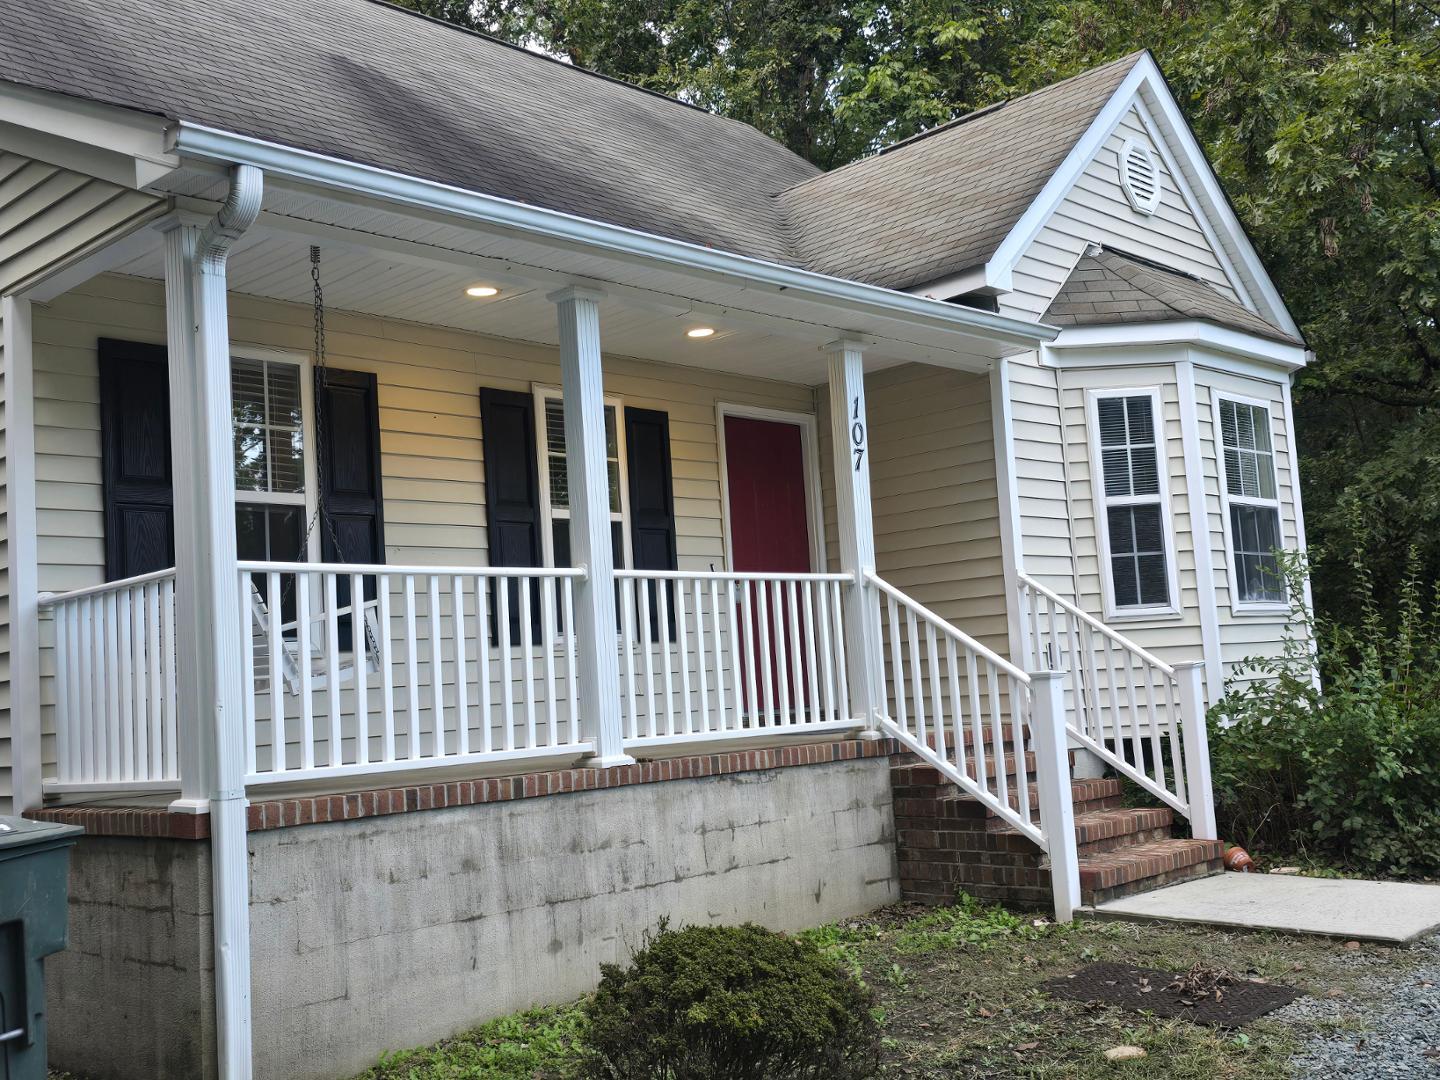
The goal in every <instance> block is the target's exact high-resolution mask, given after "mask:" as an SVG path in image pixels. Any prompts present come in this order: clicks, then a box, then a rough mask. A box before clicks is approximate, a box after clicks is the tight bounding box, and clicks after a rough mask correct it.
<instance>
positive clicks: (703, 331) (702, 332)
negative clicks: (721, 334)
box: [685, 326, 715, 338]
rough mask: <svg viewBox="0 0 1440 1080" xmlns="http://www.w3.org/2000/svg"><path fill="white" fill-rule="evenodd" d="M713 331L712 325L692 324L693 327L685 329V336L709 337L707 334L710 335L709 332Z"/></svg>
mask: <svg viewBox="0 0 1440 1080" xmlns="http://www.w3.org/2000/svg"><path fill="white" fill-rule="evenodd" d="M713 333H715V328H714V327H713V326H694V327H691V328H690V329H689V330H686V331H685V336H686V337H693V338H702V337H709V336H710V335H711V334H713Z"/></svg>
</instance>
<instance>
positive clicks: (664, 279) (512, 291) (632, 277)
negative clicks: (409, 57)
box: [104, 170, 1023, 385]
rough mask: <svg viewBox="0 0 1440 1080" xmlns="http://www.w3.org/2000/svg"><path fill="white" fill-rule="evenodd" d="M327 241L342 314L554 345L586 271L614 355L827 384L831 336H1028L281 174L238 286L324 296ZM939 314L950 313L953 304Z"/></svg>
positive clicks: (919, 345) (1002, 349)
mask: <svg viewBox="0 0 1440 1080" xmlns="http://www.w3.org/2000/svg"><path fill="white" fill-rule="evenodd" d="M223 183H224V181H223V180H221V179H220V178H218V177H216V176H213V175H206V174H204V173H201V172H196V171H186V170H182V171H181V172H179V173H176V174H173V175H172V177H171V178H170V179H169V181H167V184H166V188H167V191H168V193H169V194H171V195H173V196H175V197H176V202H177V206H178V207H179V208H180V209H181V210H182V211H183V210H187V209H189V210H194V211H198V212H201V213H205V214H209V213H212V212H213V210H214V209H215V206H216V205H217V204H216V203H215V202H214V201H213V200H214V199H215V198H216V197H218V196H219V195H221V194H222V192H223V186H222V185H223ZM311 244H319V245H320V247H321V249H322V251H323V282H324V286H325V298H326V302H327V304H328V305H329V306H330V307H332V308H334V309H337V310H345V311H353V312H359V313H363V314H368V315H375V316H380V317H385V318H395V319H404V320H407V321H411V322H419V323H426V324H430V325H435V326H445V327H452V328H455V329H460V330H467V331H471V332H474V333H479V334H486V335H490V336H495V337H502V338H512V339H517V340H523V341H532V342H541V343H545V344H551V345H553V344H555V343H556V341H557V333H556V331H557V327H556V318H555V309H554V305H553V304H551V303H550V301H549V300H547V299H546V296H547V294H548V293H549V292H550V291H551V290H553V289H556V288H559V287H561V286H563V285H565V284H569V283H573V282H577V281H583V282H586V283H593V284H595V285H597V286H598V287H600V288H601V289H602V290H604V292H605V293H606V299H605V301H604V303H603V305H602V311H601V314H602V326H601V333H602V338H603V342H604V348H605V351H606V352H608V353H612V354H615V355H623V356H633V357H638V358H641V359H646V360H656V361H662V362H665V363H672V364H680V365H685V366H693V367H701V368H706V369H710V370H719V371H728V372H734V373H736V374H742V375H747V376H754V377H760V378H769V379H777V380H783V381H786V382H796V383H802V384H806V385H815V384H818V383H821V382H823V381H824V380H825V377H826V366H825V359H824V357H823V355H822V354H821V352H820V346H822V345H824V344H825V343H827V342H829V341H833V340H834V339H835V338H837V337H841V336H854V337H859V338H860V339H861V340H863V341H865V342H866V343H867V346H868V348H867V350H866V358H865V364H866V368H867V370H880V369H883V368H887V367H893V366H896V365H899V364H903V363H911V362H921V363H933V364H937V365H940V366H944V367H956V368H962V369H966V370H974V371H979V370H983V369H985V368H986V367H988V366H989V365H990V364H991V363H992V362H993V360H994V359H995V358H997V357H999V356H1004V355H1010V354H1013V353H1015V352H1018V351H1020V349H1021V348H1022V347H1023V346H1022V345H1020V344H1017V343H1016V342H1014V341H1013V340H1012V341H1006V342H1002V341H999V340H994V339H990V338H987V337H984V336H981V335H980V334H978V333H973V332H969V331H967V330H966V329H964V328H960V329H955V328H953V327H950V326H942V325H934V324H930V325H926V324H924V323H923V322H918V321H912V320H907V319H906V318H904V317H902V316H890V315H888V314H878V313H874V312H859V311H856V312H851V311H847V310H843V309H838V308H836V307H834V306H826V305H822V304H820V303H817V302H814V301H812V300H809V299H804V298H799V297H796V296H794V295H787V292H786V290H785V289H784V288H777V287H773V286H768V285H766V286H756V285H753V284H737V283H736V282H735V281H733V280H726V279H723V278H721V277H719V276H718V275H713V274H705V273H703V272H699V271H695V270H690V269H686V268H680V267H668V266H665V265H661V264H658V263H657V262H655V261H654V260H646V261H641V260H635V259H625V258H622V257H618V256H614V255H608V254H599V253H596V252H595V251H593V250H588V249H584V248H580V247H578V246H574V247H565V246H562V245H561V244H559V243H550V242H542V241H540V240H538V239H536V238H534V237H532V236H529V235H525V234H521V233H518V232H515V231H508V232H507V231H505V230H501V229H499V228H495V227H486V226H480V225H477V224H475V223H472V222H469V221H466V220H463V219H459V218H457V217H454V216H449V215H445V214H440V213H434V212H429V211H423V210H416V209H411V208H408V207H397V206H395V205H394V204H390V203H382V202H379V201H378V200H370V199H365V198H361V197H353V198H351V197H346V198H341V197H337V196H335V195H334V194H333V192H330V191H327V192H324V193H321V192H318V191H315V190H311V189H308V188H305V187H302V186H295V185H292V186H284V185H281V184H278V183H277V184H273V185H271V186H270V187H269V189H268V190H267V194H266V199H265V210H264V212H263V213H262V214H261V217H260V220H259V222H258V223H257V224H256V226H255V227H253V228H252V229H251V230H250V232H249V233H247V234H246V235H245V237H243V238H242V239H241V241H240V243H239V244H237V246H236V247H235V249H234V251H233V253H232V255H231V258H230V269H229V274H230V286H231V289H232V291H234V292H237V293H245V294H249V295H254V296H259V297H264V298H267V299H274V300H281V301H289V302H293V303H301V304H308V303H310V299H311V282H310V261H309V247H310V245H311ZM104 269H108V270H112V271H114V272H118V273H123V274H131V275H136V276H140V277H149V278H160V277H162V276H163V273H164V260H163V253H162V247H161V241H160V238H159V236H158V234H157V235H156V236H155V242H154V244H152V245H148V246H145V247H143V249H142V250H140V251H138V252H137V251H135V250H133V249H132V250H130V251H128V252H126V253H125V257H124V259H123V261H118V262H111V263H110V264H109V265H107V266H105V267H104ZM476 284H487V285H494V286H496V287H498V288H499V289H500V290H501V291H500V293H499V295H497V296H495V297H492V298H487V299H475V298H472V297H469V296H466V295H465V289H466V288H467V287H469V286H471V285H476ZM937 306H938V302H937ZM938 310H940V311H941V313H942V314H943V312H944V308H943V307H939V308H938ZM697 325H703V326H710V327H713V328H714V329H715V331H716V333H715V334H714V335H713V336H712V337H709V338H706V339H703V340H696V339H691V338H688V337H687V336H686V334H685V331H686V330H687V329H689V328H691V327H694V326H697Z"/></svg>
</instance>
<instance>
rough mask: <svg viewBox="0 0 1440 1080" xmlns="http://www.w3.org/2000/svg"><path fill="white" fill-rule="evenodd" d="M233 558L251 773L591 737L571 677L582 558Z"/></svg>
mask: <svg viewBox="0 0 1440 1080" xmlns="http://www.w3.org/2000/svg"><path fill="white" fill-rule="evenodd" d="M239 571H240V574H239V588H240V589H241V590H242V591H243V594H244V597H243V605H244V607H243V610H244V613H245V615H244V617H245V620H246V626H245V630H244V632H243V634H242V653H243V655H242V656H241V658H240V661H241V664H242V666H243V669H244V679H245V685H246V688H247V693H246V695H245V700H246V706H247V707H246V713H245V725H246V731H247V740H246V742H247V746H248V747H249V754H250V759H249V761H248V762H247V764H246V781H247V783H251V784H264V783H274V782H279V781H291V780H303V779H321V778H329V777H335V776H344V775H347V774H360V773H384V772H392V771H397V770H405V769H414V768H419V767H424V766H432V765H457V764H463V763H466V762H470V761H494V760H504V759H506V758H522V757H525V758H531V757H537V756H543V755H547V754H563V755H566V756H570V757H575V756H578V755H580V754H582V753H584V752H587V751H589V750H590V749H591V744H590V743H589V742H588V741H587V740H586V738H585V736H584V733H583V731H582V723H581V718H580V716H579V715H578V713H577V706H576V701H577V697H576V692H575V679H576V664H575V636H574V632H573V626H574V617H573V583H574V581H575V579H577V578H581V577H583V576H584V571H582V570H575V569H558V570H552V569H545V568H540V567H524V568H519V567H516V568H507V567H432V566H385V565H354V564H316V563H260V562H254V563H246V562H242V563H241V564H240V565H239ZM355 597H360V598H362V599H361V603H360V604H359V605H358V606H357V605H356V604H355V603H354V598H355ZM277 658H278V662H277ZM277 674H278V675H279V677H276V676H277Z"/></svg>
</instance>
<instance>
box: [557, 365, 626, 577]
mask: <svg viewBox="0 0 1440 1080" xmlns="http://www.w3.org/2000/svg"><path fill="white" fill-rule="evenodd" d="M535 412H536V415H537V417H538V418H539V427H540V432H539V435H540V437H539V438H538V439H536V440H535V441H536V444H537V449H538V450H539V454H540V490H541V498H540V507H541V511H542V515H543V517H544V524H545V528H544V530H543V536H544V545H545V564H546V565H547V566H573V565H574V563H573V561H572V560H571V555H570V469H569V462H568V460H567V459H566V453H565V404H564V401H563V400H562V398H561V396H560V391H558V390H552V389H548V388H546V389H537V390H536V391H535ZM620 414H621V403H620V402H619V401H617V400H615V399H613V398H607V399H606V400H605V474H606V480H607V485H608V487H609V492H610V546H611V549H612V551H613V552H614V559H615V566H616V568H617V569H620V568H623V567H626V566H629V565H630V558H629V552H630V530H629V528H628V527H627V524H628V517H629V506H628V505H627V504H628V501H629V500H628V494H627V491H626V485H625V483H624V482H623V478H624V476H625V475H626V461H625V437H624V431H623V429H622V427H621V425H620V423H619V419H620Z"/></svg>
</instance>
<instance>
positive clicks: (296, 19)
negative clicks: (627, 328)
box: [0, 0, 818, 261]
mask: <svg viewBox="0 0 1440 1080" xmlns="http://www.w3.org/2000/svg"><path fill="white" fill-rule="evenodd" d="M0 79H5V80H8V81H11V82H17V83H23V84H26V85H29V86H36V87H40V88H42V89H47V90H54V91H58V92H61V93H66V94H71V95H75V96H80V97H86V98H91V99H93V100H97V101H102V102H106V103H109V104H114V105H120V106H126V107H130V108H134V109H139V110H143V111H145V112H149V113H155V114H159V115H162V116H167V117H170V118H171V119H176V120H186V121H190V122H192V123H198V124H204V125H208V126H212V127H217V128H222V129H224V130H226V131H231V132H236V133H238V134H242V135H249V136H253V137H256V138H260V139H265V140H268V141H272V142H278V143H282V144H285V145H287V146H291V147H297V148H300V149H304V150H311V151H316V152H318V153H322V154H328V155H331V156H334V157H338V158H344V159H346V160H350V161H356V162H361V163H364V164H367V165H376V166H380V167H382V168H386V169H391V170H394V171H397V172H401V173H405V174H408V175H412V176H418V177H422V178H425V179H429V180H436V181H440V182H443V183H447V184H453V185H455V186H457V187H461V188H465V189H467V190H470V191H481V192H484V193H486V194H490V195H497V196H501V197H503V198H507V199H513V200H517V201H520V202H525V203H529V204H532V205H538V206H543V207H546V208H549V209H553V210H561V211H565V212H568V213H572V214H577V215H581V216H583V217H587V218H591V219H595V220H600V221H606V222H610V223H612V224H616V225H623V226H627V227H630V228H634V229H639V230H642V231H645V232H648V233H653V234H658V235H661V236H667V237H672V238H675V239H680V240H687V241H691V242H693V243H699V244H706V245H711V246H714V247H717V248H721V249H724V250H727V251H731V252H736V253H739V254H744V255H752V256H755V257H758V258H764V259H770V260H775V261H790V256H789V252H788V250H787V249H786V243H785V236H784V230H783V229H782V227H781V222H780V216H779V210H778V207H777V206H776V204H775V200H774V198H773V196H775V195H776V194H778V193H779V192H780V191H783V190H784V189H785V188H787V187H790V186H791V185H793V184H796V183H798V182H799V181H801V180H805V179H808V178H810V177H811V176H814V175H816V173H817V171H818V170H816V168H815V167H814V166H813V165H811V164H809V163H808V162H806V161H805V160H803V159H802V158H800V157H799V156H797V155H795V154H793V153H791V152H790V151H789V150H787V149H785V148H784V147H783V146H781V145H780V144H779V143H777V142H775V141H774V140H772V139H769V138H767V137H766V136H764V135H762V134H761V133H760V132H758V131H756V130H755V129H754V128H752V127H750V126H749V125H747V124H742V123H739V122H737V121H734V120H729V119H726V118H724V117H721V116H716V115H713V114H711V113H707V112H705V111H703V110H701V109H696V108H692V107H691V106H688V105H685V104H682V103H681V102H678V101H673V100H671V99H668V98H665V97H662V96H660V95H657V94H651V93H648V92H646V91H643V90H639V89H636V88H635V87H631V86H627V85H625V84H623V83H619V82H615V81H612V80H609V79H605V78H602V77H600V76H597V75H594V74H591V73H589V72H585V71H581V70H577V69H576V68H573V67H570V66H568V65H565V64H560V63H556V62H555V61H553V60H549V59H546V58H545V57H541V56H537V55H535V54H533V53H529V52H526V51H524V50H521V49H516V48H512V47H510V46H507V45H504V44H502V43H500V42H498V41H493V40H491V39H489V38H485V37H482V36H480V35H478V34H470V33H466V32H464V31H461V30H458V29H456V28H455V27H452V26H447V25H445V24H443V23H439V22H436V21H433V20H429V19H425V18H422V17H419V16H416V15H414V14H412V13H409V12H406V11H402V10H399V9H396V8H393V7H390V6H388V5H385V4H379V3H370V2H367V0H124V2H122V3H113V4H108V3H107V4H101V3H96V2H95V0H4V3H0Z"/></svg>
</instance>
